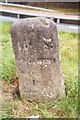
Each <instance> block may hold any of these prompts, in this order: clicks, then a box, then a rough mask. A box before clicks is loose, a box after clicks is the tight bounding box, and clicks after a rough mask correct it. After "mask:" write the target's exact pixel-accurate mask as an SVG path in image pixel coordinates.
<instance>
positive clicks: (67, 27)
mask: <svg viewBox="0 0 80 120" xmlns="http://www.w3.org/2000/svg"><path fill="white" fill-rule="evenodd" d="M16 20H17V18H13V17H4V16H0V21H10V22H14V21H16ZM57 30H58V31H64V32H71V33H80V25H72V24H62V23H60V24H57Z"/></svg>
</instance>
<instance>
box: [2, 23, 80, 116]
mask: <svg viewBox="0 0 80 120" xmlns="http://www.w3.org/2000/svg"><path fill="white" fill-rule="evenodd" d="M10 25H11V23H9V22H2V23H1V22H0V28H1V26H2V32H0V36H1V35H2V41H1V40H0V43H1V44H2V51H0V54H1V53H2V61H3V62H2V72H1V75H0V76H1V78H2V80H3V81H4V80H5V81H7V82H8V83H10V81H11V80H12V79H13V78H14V77H15V76H16V66H15V59H14V54H13V48H12V43H11V36H10ZM58 36H59V48H60V59H61V65H62V72H63V78H64V82H65V91H66V97H63V98H59V99H58V100H56V101H54V102H52V103H51V102H50V103H39V104H37V103H30V102H28V101H25V100H24V101H23V102H22V101H20V100H19V99H15V100H13V99H10V100H9V97H7V98H6V100H4V102H3V103H2V106H3V117H6V118H9V117H21V118H24V117H27V116H30V115H38V114H39V115H40V117H44V118H77V117H78V36H79V37H80V34H76V33H66V32H59V33H58ZM0 69H1V68H0ZM3 96H4V95H3ZM7 96H8V95H7ZM4 98H5V97H4ZM79 109H80V108H79Z"/></svg>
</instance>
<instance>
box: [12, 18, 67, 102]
mask: <svg viewBox="0 0 80 120" xmlns="http://www.w3.org/2000/svg"><path fill="white" fill-rule="evenodd" d="M11 37H12V44H13V50H14V54H15V60H16V65H17V73H18V76H19V89H20V94H21V97H22V98H27V100H29V101H48V100H54V99H56V98H58V97H60V96H62V95H64V93H65V92H64V81H63V77H62V72H61V66H60V60H59V46H58V34H57V27H56V24H55V23H54V22H53V21H52V20H50V19H47V18H43V17H35V18H27V19H23V20H18V21H16V22H14V23H13V24H12V28H11Z"/></svg>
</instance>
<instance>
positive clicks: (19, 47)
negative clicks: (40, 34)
mask: <svg viewBox="0 0 80 120" xmlns="http://www.w3.org/2000/svg"><path fill="white" fill-rule="evenodd" d="M18 49H19V50H20V51H21V46H20V43H19V42H18Z"/></svg>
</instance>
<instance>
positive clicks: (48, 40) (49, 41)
mask: <svg viewBox="0 0 80 120" xmlns="http://www.w3.org/2000/svg"><path fill="white" fill-rule="evenodd" d="M43 40H44V41H45V42H48V43H51V39H50V38H49V39H46V38H45V37H43Z"/></svg>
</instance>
